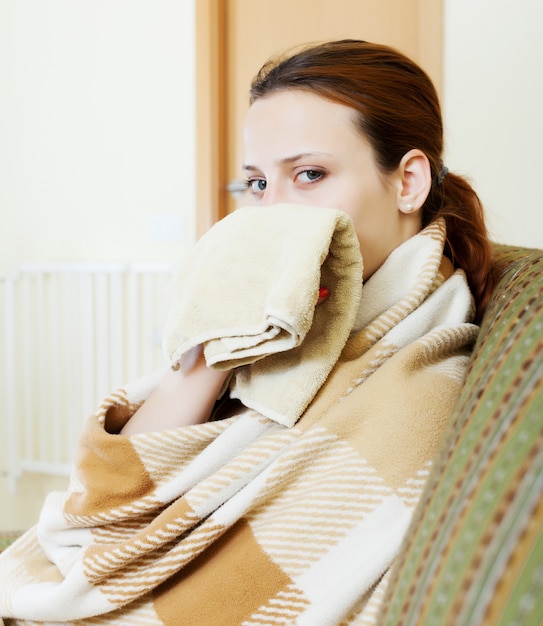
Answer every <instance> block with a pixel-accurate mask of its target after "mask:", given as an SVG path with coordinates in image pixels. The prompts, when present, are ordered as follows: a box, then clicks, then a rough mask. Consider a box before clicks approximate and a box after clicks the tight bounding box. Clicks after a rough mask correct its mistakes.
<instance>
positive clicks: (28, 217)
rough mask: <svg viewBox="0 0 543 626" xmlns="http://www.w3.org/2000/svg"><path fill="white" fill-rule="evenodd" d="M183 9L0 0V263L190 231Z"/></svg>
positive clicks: (115, 255)
mask: <svg viewBox="0 0 543 626" xmlns="http://www.w3.org/2000/svg"><path fill="white" fill-rule="evenodd" d="M193 13H194V7H193V3H192V2H190V1H180V0H157V1H156V2H151V1H149V0H92V1H90V0H89V1H87V0H2V1H1V2H0V136H1V140H0V179H1V183H0V212H1V216H2V226H1V227H0V275H1V274H4V273H5V272H6V271H8V270H9V269H11V268H12V267H13V266H15V265H16V264H18V263H20V262H23V261H85V260H108V261H109V260H120V261H125V260H150V261H153V260H157V261H176V260H177V258H178V256H179V251H180V249H182V248H183V246H186V243H187V241H192V240H193V237H194V215H193V207H194V194H195V191H194V174H195V168H194V159H193V154H194V123H193V120H194V73H195V70H194V64H195V62H194V15H193Z"/></svg>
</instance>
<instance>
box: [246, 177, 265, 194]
mask: <svg viewBox="0 0 543 626" xmlns="http://www.w3.org/2000/svg"><path fill="white" fill-rule="evenodd" d="M247 189H249V190H250V191H251V193H255V194H259V193H262V192H263V191H264V190H265V189H266V181H265V180H264V179H263V178H253V179H252V180H251V179H249V180H248V181H247Z"/></svg>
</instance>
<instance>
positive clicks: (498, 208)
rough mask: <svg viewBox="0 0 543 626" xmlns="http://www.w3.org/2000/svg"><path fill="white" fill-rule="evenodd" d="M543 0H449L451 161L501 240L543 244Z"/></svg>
mask: <svg viewBox="0 0 543 626" xmlns="http://www.w3.org/2000/svg"><path fill="white" fill-rule="evenodd" d="M542 21H543V3H541V2H540V0H518V1H517V2H506V1H505V0H445V67H444V98H443V104H444V114H445V123H446V129H447V137H446V138H447V146H448V147H447V164H448V166H449V167H450V168H451V169H454V170H458V171H460V172H462V173H465V174H467V175H469V176H470V177H471V178H472V179H473V182H474V185H475V187H476V189H477V190H478V192H479V194H480V196H481V198H482V200H483V201H484V203H485V206H486V208H487V214H488V219H489V224H490V227H491V230H492V234H493V235H494V237H495V239H496V240H498V241H502V242H506V243H514V244H519V245H526V246H535V247H541V248H543V201H542V198H541V193H540V188H541V179H542V176H543V152H542V150H543V113H542V112H543V68H542V62H543V38H541V33H540V30H541V23H542Z"/></svg>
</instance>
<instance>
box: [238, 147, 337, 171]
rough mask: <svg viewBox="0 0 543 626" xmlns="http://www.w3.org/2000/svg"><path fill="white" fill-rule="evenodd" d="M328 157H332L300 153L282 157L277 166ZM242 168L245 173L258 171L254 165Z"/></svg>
mask: <svg viewBox="0 0 543 626" xmlns="http://www.w3.org/2000/svg"><path fill="white" fill-rule="evenodd" d="M322 156H324V157H330V156H332V155H331V154H329V153H328V152H300V154H294V155H293V156H288V157H284V158H282V159H279V160H278V161H277V164H278V165H289V164H291V163H295V162H296V161H301V160H303V159H307V158H310V157H322ZM242 168H243V169H244V170H245V171H246V172H257V171H258V170H259V168H258V167H256V166H255V165H248V164H246V165H243V166H242Z"/></svg>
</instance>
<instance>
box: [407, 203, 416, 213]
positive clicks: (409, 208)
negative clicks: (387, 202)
mask: <svg viewBox="0 0 543 626" xmlns="http://www.w3.org/2000/svg"><path fill="white" fill-rule="evenodd" d="M414 210H415V207H414V206H413V205H412V204H406V205H405V212H406V213H413V211H414Z"/></svg>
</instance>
